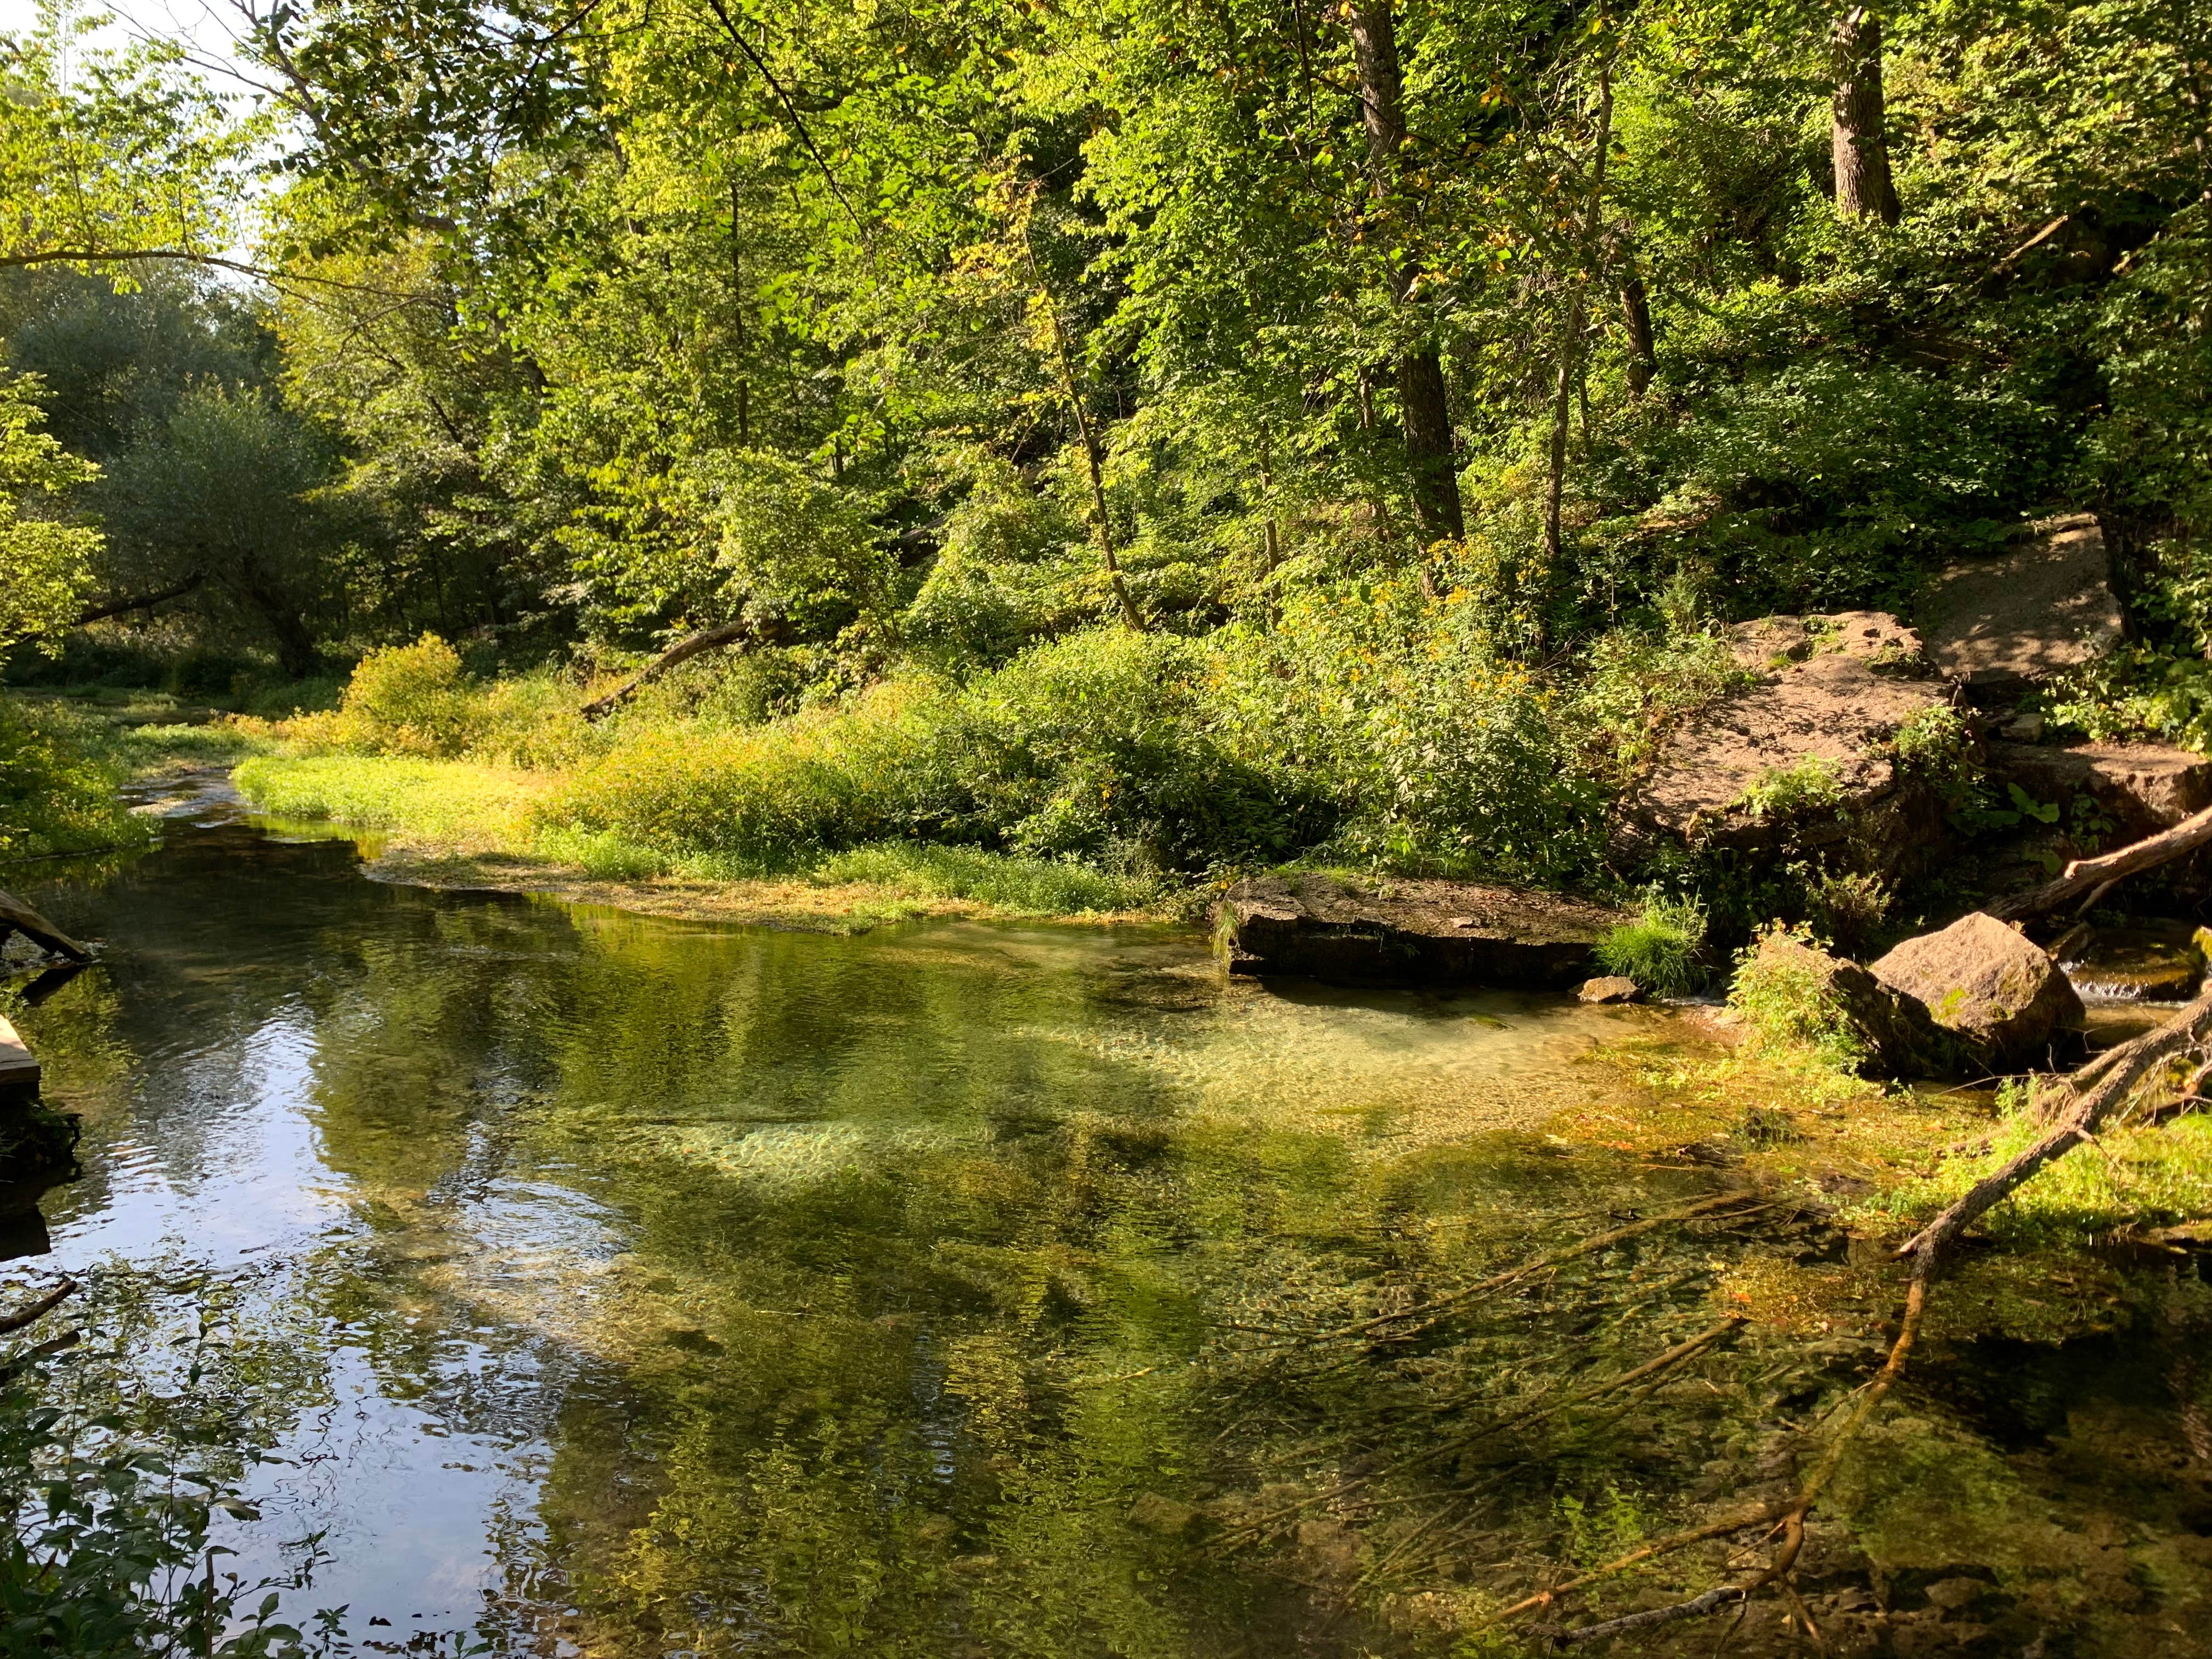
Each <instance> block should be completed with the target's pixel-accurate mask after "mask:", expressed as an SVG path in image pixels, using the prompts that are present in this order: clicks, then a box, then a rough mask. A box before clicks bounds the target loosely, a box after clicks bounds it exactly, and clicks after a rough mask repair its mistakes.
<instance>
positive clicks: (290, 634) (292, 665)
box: [245, 581, 321, 680]
mask: <svg viewBox="0 0 2212 1659" xmlns="http://www.w3.org/2000/svg"><path fill="white" fill-rule="evenodd" d="M245 593H246V599H247V601H248V603H250V604H251V605H252V606H253V608H254V609H255V610H256V611H259V612H260V613H261V619H262V621H264V622H265V623H268V624H269V632H270V635H271V636H272V637H273V638H274V639H275V640H276V662H277V665H278V666H279V667H281V668H283V671H285V672H286V673H287V674H289V675H290V676H291V677H292V678H294V679H295V680H304V679H306V678H307V677H308V676H309V675H311V674H313V672H314V671H315V670H316V669H317V668H319V666H321V659H320V658H319V657H318V656H317V654H316V653H315V636H314V635H313V634H311V633H309V632H308V631H307V618H306V617H302V616H301V614H300V608H299V607H298V606H297V605H294V604H292V603H291V602H290V601H289V600H288V599H285V597H284V596H283V594H281V593H279V592H277V591H276V588H275V587H273V586H270V584H269V583H267V582H265V581H253V582H248V583H247V584H246V587H245Z"/></svg>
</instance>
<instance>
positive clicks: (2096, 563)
mask: <svg viewBox="0 0 2212 1659" xmlns="http://www.w3.org/2000/svg"><path fill="white" fill-rule="evenodd" d="M2111 572H2112V562H2111V560H2110V559H2109V558H2108V557H2107V556H2106V551H2105V537H2104V532H2102V531H2100V529H2098V527H2097V521H2096V520H2094V519H2093V518H2091V517H2090V516H2089V515H2088V514H2087V513H2081V514H2078V515H2076V516H2075V517H2072V518H2065V519H2051V520H2045V521H2044V522H2042V523H2041V524H2039V525H2036V526H2033V532H2032V534H2031V535H2030V536H2029V537H2027V538H2026V539H2024V540H2022V541H2021V542H2020V543H2018V544H2015V546H2014V547H2013V548H2012V549H2011V550H2009V551H2008V552H2005V553H2002V554H1999V555H1998V556H1996V557H1993V558H1986V559H1971V560H1965V561H1961V562H1959V563H1957V564H1954V565H1953V566H1952V567H1951V568H1949V569H1948V570H1946V571H1945V572H1944V573H1943V574H1942V575H1941V576H1939V577H1938V578H1936V584H1935V586H1934V588H1933V589H1932V590H1931V591H1930V592H1929V594H1928V596H1927V598H1926V599H1923V601H1922V603H1921V606H1920V611H1919V622H1920V633H1921V637H1922V639H1923V640H1924V641H1926V643H1927V647H1928V654H1929V657H1930V658H1931V659H1933V660H1934V661H1935V663H1936V666H1937V667H1938V668H1940V669H1942V671H1944V672H1945V673H1947V674H1949V675H1952V676H1954V678H1958V679H1960V680H1963V681H1964V682H1966V686H1967V688H1968V690H1971V691H1973V692H1975V693H1977V694H1988V695H1990V696H2003V695H2005V694H2008V693H2011V692H2016V691H2019V690H2023V689H2024V688H2025V687H2027V685H2029V684H2033V682H2035V681H2037V680H2042V679H2048V678H2050V677H2051V676H2052V675H2054V674H2058V673H2063V671H2066V670H2067V669H2069V668H2076V667H2079V666H2080V665H2081V664H2083V663H2085V662H2087V661H2088V660H2089V659H2090V658H2092V657H2093V656H2095V655H2096V654H2097V653H2099V652H2100V651H2104V650H2106V649H2109V648H2110V647H2112V645H2113V644H2114V643H2115V642H2116V641H2118V639H2119V637H2120V606H2119V601H2118V600H2117V599H2114V598H2113V597H2112V588H2111V587H2110V586H2108V585H2107V578H2108V577H2109V576H2110V574H2111Z"/></svg>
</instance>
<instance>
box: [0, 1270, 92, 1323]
mask: <svg viewBox="0 0 2212 1659" xmlns="http://www.w3.org/2000/svg"><path fill="white" fill-rule="evenodd" d="M74 1295H76V1280H75V1279H64V1280H62V1282H61V1283H60V1284H59V1285H56V1286H55V1287H54V1288H53V1289H52V1291H48V1292H47V1293H46V1295H44V1296H42V1297H40V1298H39V1299H38V1300H37V1301H36V1302H33V1304H31V1305H30V1306H29V1307H27V1308H25V1309H23V1310H21V1312H19V1313H11V1314H8V1315H5V1316H0V1336H5V1335H7V1334H9V1332H10V1331H20V1330H21V1329H22V1328H23V1327H24V1326H26V1325H28V1324H32V1323H33V1322H36V1321H37V1320H39V1319H40V1318H41V1317H43V1316H45V1315H46V1314H49V1313H52V1311H53V1310H55V1309H56V1308H58V1307H60V1306H61V1305H62V1304H63V1303H64V1302H66V1301H68V1300H69V1299H70V1297H72V1296H74Z"/></svg>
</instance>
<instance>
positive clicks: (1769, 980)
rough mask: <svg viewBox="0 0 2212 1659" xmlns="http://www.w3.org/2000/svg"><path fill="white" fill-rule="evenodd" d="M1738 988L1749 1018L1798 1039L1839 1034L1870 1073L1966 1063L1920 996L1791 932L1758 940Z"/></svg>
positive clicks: (1914, 1072)
mask: <svg viewBox="0 0 2212 1659" xmlns="http://www.w3.org/2000/svg"><path fill="white" fill-rule="evenodd" d="M1736 987H1737V988H1736V996H1737V1000H1738V1002H1739V1005H1740V1006H1741V1007H1742V1009H1743V1011H1744V1012H1745V1013H1746V1014H1747V1017H1749V1018H1751V1019H1752V1021H1753V1024H1757V1025H1759V1026H1760V1027H1762V1028H1764V1029H1766V1030H1771V1031H1775V1032H1777V1034H1778V1035H1782V1036H1790V1037H1796V1038H1800V1039H1814V1040H1819V1039H1820V1038H1823V1037H1834V1036H1841V1037H1843V1038H1844V1039H1845V1041H1846V1043H1847V1045H1848V1047H1849V1048H1851V1049H1853V1050H1856V1051H1857V1055H1858V1057H1859V1066H1858V1069H1859V1070H1860V1071H1861V1072H1862V1073H1865V1074H1867V1075H1869V1076H1876V1077H1949V1076H1952V1075H1954V1074H1955V1073H1959V1072H1960V1071H1961V1070H1963V1069H1965V1068H1966V1066H1967V1064H1968V1063H1969V1056H1968V1054H1967V1053H1966V1049H1965V1048H1963V1046H1962V1045H1961V1044H1960V1042H1959V1040H1958V1039H1957V1038H1956V1037H1955V1036H1953V1035H1952V1034H1951V1033H1950V1032H1948V1031H1947V1030H1944V1029H1943V1028H1942V1027H1941V1026H1939V1025H1938V1024H1936V1021H1935V1019H1934V1018H1932V1017H1931V1016H1930V1015H1929V1012H1928V1010H1927V1008H1926V1007H1925V1006H1923V1004H1921V1003H1920V1002H1919V1001H1918V1000H1916V999H1915V998H1913V997H1911V996H1908V995H1906V994H1904V993H1903V992H1900V991H1899V990H1897V989H1895V988H1893V987H1891V986H1888V985H1885V984H1884V983H1882V981H1880V980H1878V979H1876V978H1875V976H1874V975H1872V974H1871V973H1869V972H1868V971H1867V970H1866V969H1864V968H1862V967H1861V966H1859V964H1858V963H1856V962H1850V961H1847V960H1846V959H1845V958H1844V957H1838V956H1833V955H1831V954H1830V953H1829V952H1827V951H1823V950H1821V949H1820V946H1818V945H1812V944H1808V942H1807V941H1806V940H1804V939H1799V938H1797V937H1796V935H1794V934H1790V933H1769V934H1767V935H1766V936H1765V938H1764V939H1761V940H1760V941H1759V951H1758V953H1757V954H1756V955H1755V956H1754V957H1753V958H1752V960H1751V961H1750V963H1747V965H1746V966H1745V968H1744V969H1743V970H1742V972H1741V974H1739V975H1738V976H1737V981H1736Z"/></svg>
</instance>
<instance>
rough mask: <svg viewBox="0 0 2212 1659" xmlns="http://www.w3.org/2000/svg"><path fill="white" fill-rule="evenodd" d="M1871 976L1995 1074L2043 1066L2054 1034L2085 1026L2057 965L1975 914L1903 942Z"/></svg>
mask: <svg viewBox="0 0 2212 1659" xmlns="http://www.w3.org/2000/svg"><path fill="white" fill-rule="evenodd" d="M1871 971H1872V972H1873V975H1874V976H1875V978H1876V979H1877V980H1879V981H1881V983H1882V984H1883V985H1884V986H1886V987H1888V988H1889V989H1890V990H1892V991H1894V992H1897V993H1898V994H1900V995H1901V996H1904V997H1907V998H1910V999H1911V1000H1915V1001H1917V1002H1918V1003H1919V1004H1920V1005H1921V1006H1923V1008H1925V1009H1926V1010H1927V1012H1928V1014H1929V1018H1932V1019H1933V1020H1934V1021H1935V1022H1936V1024H1938V1025H1940V1026H1942V1027H1943V1029H1944V1030H1947V1031H1949V1032H1952V1033H1954V1035H1956V1036H1958V1037H1959V1038H1960V1040H1961V1041H1963V1042H1965V1043H1966V1045H1967V1046H1968V1048H1970V1049H1971V1050H1972V1052H1973V1053H1974V1054H1975V1055H1976V1056H1977V1057H1978V1058H1979V1059H1981V1060H1983V1061H1984V1063H1986V1064H1988V1065H1990V1066H1996V1067H1998V1068H2008V1067H2012V1066H2025V1065H2031V1064H2033V1063H2034V1062H2036V1061H2037V1060H2041V1059H2043V1058H2044V1057H2045V1055H2046V1054H2048V1051H2049V1049H2050V1048H2051V1043H2052V1042H2053V1041H2054V1040H2056V1039H2057V1036H2059V1034H2060V1033H2061V1032H2062V1031H2066V1030H2074V1029H2076V1028H2078V1027H2079V1026H2080V1025H2081V1024H2082V1022H2083V1020H2084V1019H2085V1018H2086V1015H2085V1014H2084V1012H2083V1011H2082V1007H2081V998H2080V997H2078V996H2076V995H2075V994H2074V987H2073V986H2072V985H2071V984H2070V983H2069V982H2068V981H2067V978H2066V975H2064V974H2063V972H2061V971H2060V969H2059V967H2058V964H2057V963H2055V962H2053V961H2052V960H2051V958H2050V957H2048V956H2046V955H2045V954H2044V952H2043V951H2041V950H2039V949H2038V948H2037V947H2036V946H2035V945H2032V944H2030V943H2029V942H2028V941H2027V939H2024V938H2022V937H2021V935H2020V934H2018V933H2015V932H2014V931H2013V930H2012V929H2011V928H2009V927H2006V926H2005V925H2004V923H2002V922H2001V921H1998V920H1997V919H1996V917H1995V916H1990V915H1984V914H1983V913H1982V912H1981V911H1979V910H1975V911H1970V912H1969V913H1968V914H1966V915H1964V916H1961V917H1960V919H1959V920H1958V921H1954V922H1953V923H1952V924H1951V925H1950V926H1949V927H1945V928H1942V929H1941V930H1939V931H1937V932H1936V933H1923V934H1922V935H1921V936H1920V937H1919V938H1917V939H1907V940H1905V943H1904V944H1902V945H1899V946H1898V947H1897V948H1896V949H1895V950H1894V951H1891V952H1890V953H1889V954H1888V955H1887V956H1886V957H1882V958H1881V960H1879V961H1878V962H1876V963H1875V964H1874V966H1873V969H1872V970H1871Z"/></svg>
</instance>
